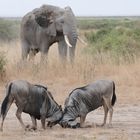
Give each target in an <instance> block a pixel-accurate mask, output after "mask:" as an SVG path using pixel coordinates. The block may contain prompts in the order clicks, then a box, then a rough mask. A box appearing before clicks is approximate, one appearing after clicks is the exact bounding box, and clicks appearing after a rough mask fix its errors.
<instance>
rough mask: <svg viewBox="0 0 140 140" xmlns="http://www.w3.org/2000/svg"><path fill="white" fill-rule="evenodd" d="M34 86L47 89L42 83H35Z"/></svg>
mask: <svg viewBox="0 0 140 140" xmlns="http://www.w3.org/2000/svg"><path fill="white" fill-rule="evenodd" d="M34 86H37V87H40V88H44V89H45V90H47V89H48V88H47V87H46V86H43V85H38V84H35V85H34Z"/></svg>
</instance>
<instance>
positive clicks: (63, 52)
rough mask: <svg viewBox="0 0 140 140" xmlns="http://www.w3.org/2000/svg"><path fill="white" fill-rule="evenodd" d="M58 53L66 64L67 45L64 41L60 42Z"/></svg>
mask: <svg viewBox="0 0 140 140" xmlns="http://www.w3.org/2000/svg"><path fill="white" fill-rule="evenodd" d="M58 51H59V57H60V60H61V62H63V63H65V62H66V60H67V45H66V43H65V41H64V40H61V41H59V42H58Z"/></svg>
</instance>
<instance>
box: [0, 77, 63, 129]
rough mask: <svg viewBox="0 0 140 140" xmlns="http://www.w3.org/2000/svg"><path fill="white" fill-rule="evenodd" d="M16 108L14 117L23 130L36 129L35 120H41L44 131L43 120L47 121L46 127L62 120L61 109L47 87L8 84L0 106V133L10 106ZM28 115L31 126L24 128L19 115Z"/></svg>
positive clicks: (19, 82)
mask: <svg viewBox="0 0 140 140" xmlns="http://www.w3.org/2000/svg"><path fill="white" fill-rule="evenodd" d="M13 102H15V104H16V106H17V111H16V116H17V118H18V120H19V122H20V124H21V126H22V128H23V129H24V130H28V129H37V121H36V119H41V124H42V128H43V129H45V120H46V118H47V119H48V126H50V127H51V126H52V125H55V124H56V123H57V122H59V120H60V119H61V118H62V114H63V113H62V108H61V106H59V105H58V104H57V103H56V101H55V100H54V98H53V96H52V95H51V93H50V92H49V91H48V90H47V87H44V86H42V85H33V84H31V83H29V82H27V81H24V80H16V81H12V82H9V83H8V85H7V87H6V97H5V99H4V100H3V102H2V105H1V117H2V122H1V127H0V129H1V131H2V130H3V122H4V119H5V117H6V115H7V112H8V110H9V108H10V106H11V104H12V103H13ZM22 112H25V113H28V114H29V115H30V117H31V120H32V124H33V125H32V126H31V127H30V126H29V125H28V126H25V124H24V123H23V121H22V118H21V113H22Z"/></svg>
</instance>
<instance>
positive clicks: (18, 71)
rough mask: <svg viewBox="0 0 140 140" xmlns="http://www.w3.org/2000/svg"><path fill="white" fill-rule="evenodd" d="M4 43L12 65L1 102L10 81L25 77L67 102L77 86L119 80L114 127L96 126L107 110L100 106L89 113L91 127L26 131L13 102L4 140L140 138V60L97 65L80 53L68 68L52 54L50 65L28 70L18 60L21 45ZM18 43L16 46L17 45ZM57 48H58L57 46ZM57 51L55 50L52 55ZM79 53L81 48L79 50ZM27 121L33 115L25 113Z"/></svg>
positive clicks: (0, 86)
mask: <svg viewBox="0 0 140 140" xmlns="http://www.w3.org/2000/svg"><path fill="white" fill-rule="evenodd" d="M8 46H9V44H8V45H7V46H4V47H3V48H2V50H4V51H5V52H6V56H7V60H8V65H7V67H6V71H7V74H6V78H5V80H4V81H3V82H0V105H1V103H2V101H3V98H4V97H5V87H4V86H5V85H6V83H7V82H8V81H10V80H15V79H25V80H28V81H30V82H32V83H40V84H41V83H42V84H45V85H47V86H48V88H49V90H50V91H51V92H52V94H53V96H54V98H55V100H56V101H57V102H58V103H59V104H62V105H63V104H64V100H65V98H66V97H67V96H68V94H69V93H70V91H71V90H72V89H74V88H76V87H80V86H83V85H85V84H87V83H89V82H91V81H95V80H97V79H112V80H114V81H115V83H116V95H117V102H116V104H115V106H114V114H113V121H112V125H113V126H112V128H109V127H108V126H106V127H96V125H95V124H101V123H102V121H103V117H104V113H103V108H99V109H97V110H95V111H93V112H91V113H89V114H88V116H87V118H86V124H91V125H92V127H91V128H78V129H69V128H68V129H64V128H61V126H59V125H56V126H54V127H53V128H47V129H46V130H42V129H41V124H40V121H38V130H36V131H34V132H25V131H23V130H22V128H21V126H20V124H19V122H18V120H17V118H16V116H15V112H16V106H15V105H14V104H13V105H12V106H11V108H10V110H9V112H8V115H7V117H6V120H5V123H4V130H3V132H0V140H9V139H10V140H38V139H39V140H55V139H58V140H59V139H65V140H71V139H73V140H86V139H87V140H91V139H92V140H94V139H95V140H96V139H97V140H139V139H140V80H139V79H140V71H139V69H140V61H139V60H138V62H137V63H136V64H131V65H117V66H116V65H111V64H103V65H96V62H94V61H93V60H91V59H90V58H88V57H87V56H86V57H81V56H80V55H79V54H78V55H77V61H76V64H75V66H73V67H72V66H69V65H67V66H66V67H65V69H64V68H63V67H62V66H61V65H60V63H59V62H58V56H57V53H56V55H52V56H53V57H52V56H51V60H50V62H49V64H48V66H47V68H46V67H43V68H42V67H39V68H38V66H37V65H32V64H29V65H28V66H27V67H26V69H25V68H19V67H20V64H19V63H18V61H17V60H19V57H20V49H19V44H18V43H15V44H12V45H11V44H10V46H11V48H10V49H9V48H8ZM15 46H16V47H15ZM54 49H55V48H54ZM52 53H54V52H53V49H52V52H50V55H51V54H52ZM78 53H79V51H78ZM22 117H23V121H24V122H25V123H26V124H31V120H30V118H29V115H27V114H24V113H23V115H22Z"/></svg>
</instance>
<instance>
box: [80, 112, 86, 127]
mask: <svg viewBox="0 0 140 140" xmlns="http://www.w3.org/2000/svg"><path fill="white" fill-rule="evenodd" d="M85 119H86V115H82V116H80V127H85V124H84V123H85Z"/></svg>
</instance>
